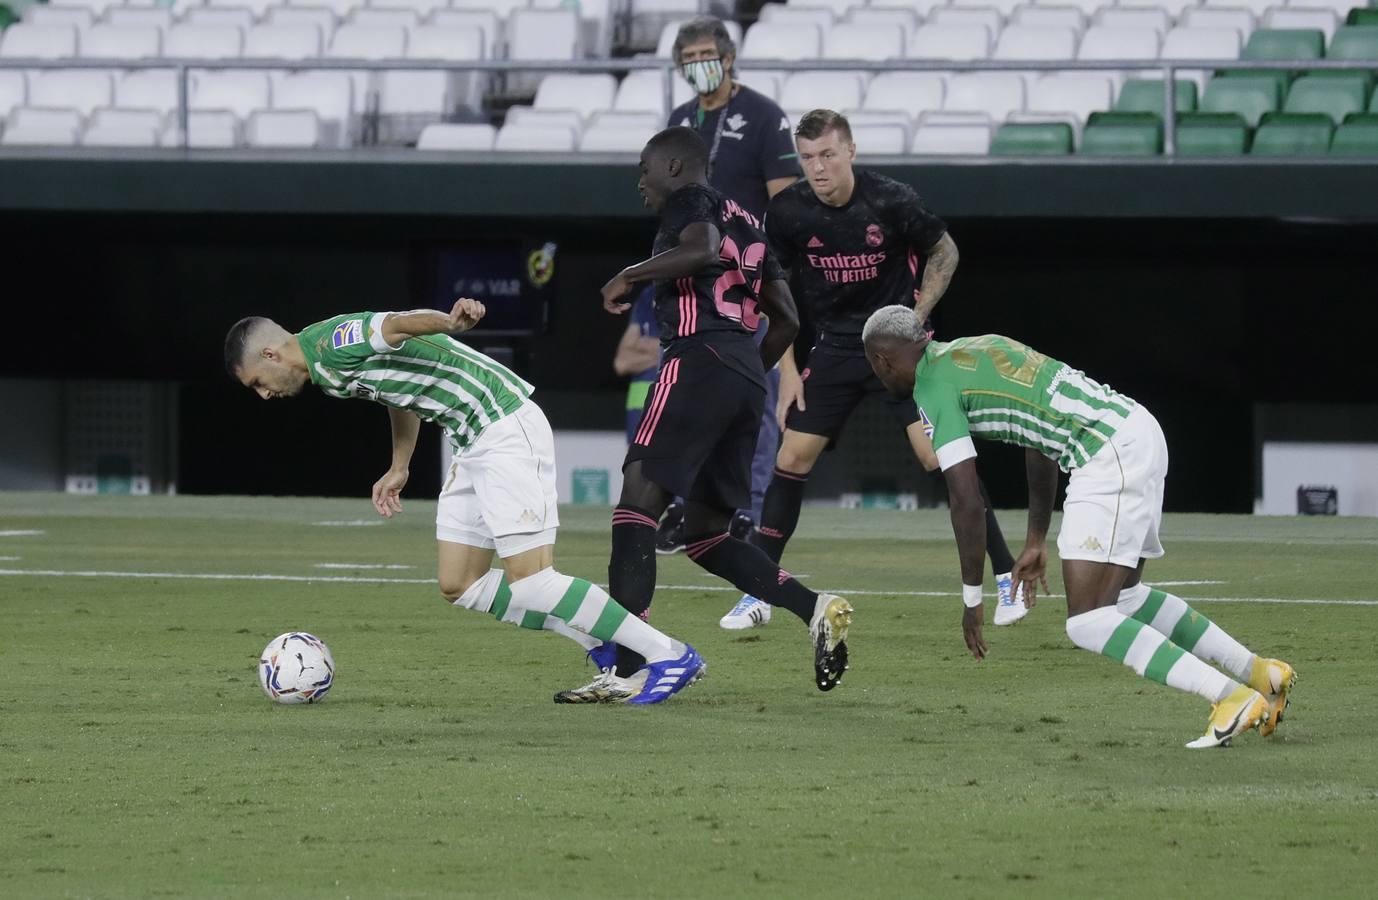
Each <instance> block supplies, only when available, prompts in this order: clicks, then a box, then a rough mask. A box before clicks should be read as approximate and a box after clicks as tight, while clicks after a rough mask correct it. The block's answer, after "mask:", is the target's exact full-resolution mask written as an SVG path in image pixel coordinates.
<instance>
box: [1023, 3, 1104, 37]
mask: <svg viewBox="0 0 1378 900" xmlns="http://www.w3.org/2000/svg"><path fill="white" fill-rule="evenodd" d="M1010 24H1011V25H1054V26H1060V27H1062V28H1073V29H1075V30H1076V32H1077V33H1078V34H1080V33H1081V32H1082V31H1084V30H1086V16H1085V15H1084V14H1083V13H1082V11H1081V10H1079V9H1077V8H1076V7H1075V6H1033V5H1030V4H1025V5H1023V6H1017V7H1015V9H1014V12H1013V13H1012V14H1011V15H1010Z"/></svg>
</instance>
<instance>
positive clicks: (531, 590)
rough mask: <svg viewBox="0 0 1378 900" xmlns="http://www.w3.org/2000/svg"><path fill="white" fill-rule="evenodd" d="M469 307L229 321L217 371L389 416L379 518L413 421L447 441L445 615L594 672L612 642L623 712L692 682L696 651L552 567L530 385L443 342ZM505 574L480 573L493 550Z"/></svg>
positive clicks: (473, 308) (550, 452)
mask: <svg viewBox="0 0 1378 900" xmlns="http://www.w3.org/2000/svg"><path fill="white" fill-rule="evenodd" d="M484 312H485V310H484V306H483V304H482V303H479V302H478V301H477V300H470V299H467V298H466V299H460V300H458V301H456V302H455V305H454V308H453V309H451V311H450V312H449V313H448V314H447V313H444V312H440V311H438V310H415V311H412V312H392V313H387V312H379V313H374V312H361V313H350V314H346V315H340V316H335V317H333V318H330V319H326V320H325V321H323V322H317V323H316V324H314V325H309V326H307V327H306V328H304V329H302V330H301V331H300V332H299V333H297V334H292V333H291V332H289V331H287V329H285V328H283V327H282V326H281V325H279V324H277V323H276V322H274V321H273V320H271V319H266V318H261V317H256V316H255V317H249V318H246V319H241V320H240V321H238V322H236V323H235V325H234V326H233V327H232V328H231V329H230V331H229V334H228V335H227V336H226V337H225V368H226V369H227V370H228V371H229V373H230V375H231V376H233V377H234V378H235V379H236V380H237V381H239V383H240V384H242V385H244V386H245V387H247V388H249V389H250V390H252V391H253V392H254V393H256V394H258V395H259V396H260V397H262V398H263V399H265V400H273V399H277V398H282V397H291V396H294V395H296V394H299V393H300V392H301V391H302V390H303V389H304V388H305V387H306V385H307V384H308V383H312V384H315V385H316V386H317V387H319V388H320V389H321V390H323V391H324V392H325V393H327V394H329V395H330V396H332V397H339V398H343V399H348V398H351V397H356V398H359V399H363V400H372V401H374V402H376V403H381V404H382V405H384V406H386V407H387V408H388V417H389V419H390V421H391V423H392V464H391V465H390V466H389V467H388V470H387V472H385V473H384V474H383V476H382V477H381V478H379V479H378V481H377V482H375V483H374V485H373V506H374V508H375V509H377V510H378V513H379V515H382V516H383V517H385V518H391V517H392V516H394V515H396V514H398V513H400V512H401V511H402V503H401V499H400V498H401V493H402V488H403V487H405V486H406V483H407V478H408V474H409V470H410V463H411V457H412V452H413V451H414V450H415V449H416V438H417V434H418V432H419V431H420V428H421V423H422V422H423V421H425V422H431V423H433V424H435V425H437V426H439V427H440V429H441V430H442V431H444V432H445V436H446V438H447V439H448V440H449V441H450V444H451V446H452V448H453V450H454V459H453V462H452V463H451V465H450V471H449V474H448V475H447V477H446V479H445V486H444V488H443V489H442V490H441V492H440V502H439V505H438V506H437V508H436V526H435V530H436V542H437V544H438V547H439V576H440V578H439V580H440V591H441V593H442V594H443V595H444V596H445V599H446V600H448V601H449V602H450V603H452V604H454V605H455V606H459V607H463V608H465V609H472V610H477V611H479V612H486V613H491V614H492V615H493V616H494V618H497V619H498V620H500V621H504V622H511V623H514V624H518V625H521V626H522V627H524V628H532V629H545V630H549V631H554V632H557V633H559V634H562V635H564V636H565V637H568V638H571V639H572V640H574V641H576V642H577V643H579V644H580V645H581V646H582V647H584V649H585V650H587V651H588V652H589V655H590V656H591V657H593V658H594V661H595V662H596V663H601V666H600V667H605V666H607V665H610V664H611V662H610V660H611V658H612V654H613V653H615V651H616V646H617V645H619V644H620V645H623V646H625V647H627V648H629V649H631V650H633V651H635V652H636V653H638V654H640V655H641V656H642V657H644V658H645V660H646V665H645V666H644V667H642V668H641V669H640V670H639V671H637V672H636V673H634V674H633V675H632V676H630V678H629V679H628V680H629V681H631V682H632V683H634V685H635V687H636V690H635V691H629V692H627V694H626V696H625V697H623V698H622V699H625V700H626V701H627V702H630V703H637V704H646V703H659V702H661V701H662V700H665V699H667V698H668V697H669V696H670V695H671V694H673V693H675V692H676V691H678V690H679V689H680V688H682V687H684V686H686V685H687V684H688V683H691V681H692V679H686V678H684V677H682V676H683V674H684V673H685V672H686V671H687V672H690V673H693V674H697V673H699V672H700V671H702V669H703V660H702V658H701V657H700V656H699V654H698V653H697V652H695V650H694V648H693V647H690V646H689V645H687V644H684V643H682V642H680V641H677V640H674V639H673V638H671V637H669V636H667V635H665V634H662V633H661V632H659V631H657V630H656V629H654V628H652V627H651V626H650V625H648V624H646V623H645V622H643V621H642V620H641V619H638V618H637V617H636V616H633V615H630V614H629V613H628V612H627V610H626V609H625V608H624V607H622V606H621V605H620V604H619V603H617V601H615V600H613V599H612V598H611V597H610V596H608V594H607V592H605V591H604V590H603V589H602V588H600V587H599V586H598V585H596V584H593V583H591V582H588V581H585V580H583V579H582V578H572V577H570V576H568V575H565V574H562V573H561V572H558V571H556V569H555V566H554V561H555V532H556V528H557V527H558V526H559V524H560V521H559V513H558V511H557V509H556V480H555V444H554V437H553V436H552V434H551V431H550V425H549V423H548V422H547V421H546V418H545V414H544V413H542V412H541V409H540V407H538V406H537V405H536V404H535V402H533V401H532V400H531V392H532V387H531V385H529V384H527V383H526V382H525V381H523V380H522V379H521V378H519V377H517V375H516V374H514V373H513V372H512V371H511V370H509V369H507V368H506V367H505V366H503V365H502V364H500V363H498V362H497V361H496V360H493V359H490V358H489V357H487V356H484V355H483V354H482V353H479V352H478V351H477V350H474V349H473V348H472V347H469V346H466V345H465V344H463V343H460V342H459V341H457V340H455V339H454V338H452V337H450V336H449V335H450V334H453V333H456V332H461V331H467V330H469V329H470V328H473V327H474V326H475V325H476V324H478V321H479V320H480V319H482V318H483V315H484ZM495 551H496V553H497V555H498V556H499V557H500V558H501V560H502V569H494V568H491V566H492V560H493V554H494V552H495Z"/></svg>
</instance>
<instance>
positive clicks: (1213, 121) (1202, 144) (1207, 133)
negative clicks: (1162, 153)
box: [1177, 113, 1249, 156]
mask: <svg viewBox="0 0 1378 900" xmlns="http://www.w3.org/2000/svg"><path fill="white" fill-rule="evenodd" d="M1248 149H1249V126H1248V124H1247V123H1246V122H1245V121H1244V119H1243V118H1241V117H1240V116H1238V115H1235V114H1234V113H1182V114H1181V115H1179V116H1178V117H1177V155H1178V156H1240V155H1242V154H1244V153H1245V152H1246V151H1247V150H1248Z"/></svg>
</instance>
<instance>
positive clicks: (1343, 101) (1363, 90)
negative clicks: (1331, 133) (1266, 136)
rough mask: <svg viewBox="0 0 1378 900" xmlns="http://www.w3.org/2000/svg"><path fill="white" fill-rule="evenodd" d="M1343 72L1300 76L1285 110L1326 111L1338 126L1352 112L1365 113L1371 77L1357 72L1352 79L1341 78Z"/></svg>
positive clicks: (1284, 105) (1301, 111)
mask: <svg viewBox="0 0 1378 900" xmlns="http://www.w3.org/2000/svg"><path fill="white" fill-rule="evenodd" d="M1340 74H1341V73H1339V72H1331V73H1329V74H1328V75H1324V76H1320V75H1307V76H1304V77H1302V78H1298V79H1297V80H1296V81H1295V82H1294V83H1293V84H1292V89H1291V90H1290V91H1288V92H1287V101H1286V102H1285V103H1284V104H1283V105H1282V111H1283V112H1289V113H1325V114H1326V115H1328V116H1330V118H1331V120H1333V121H1334V123H1335V124H1336V125H1338V124H1340V123H1341V122H1343V121H1344V118H1345V116H1347V115H1349V114H1350V113H1355V112H1363V110H1364V101H1366V100H1367V99H1368V89H1369V84H1368V79H1367V78H1365V77H1364V76H1363V75H1360V74H1357V73H1356V74H1355V75H1352V76H1350V77H1348V78H1341V77H1339V75H1340Z"/></svg>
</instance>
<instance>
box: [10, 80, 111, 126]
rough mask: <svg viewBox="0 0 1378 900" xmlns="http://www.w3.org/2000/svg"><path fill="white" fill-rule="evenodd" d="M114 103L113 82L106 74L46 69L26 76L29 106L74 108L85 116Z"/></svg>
mask: <svg viewBox="0 0 1378 900" xmlns="http://www.w3.org/2000/svg"><path fill="white" fill-rule="evenodd" d="M114 101H115V79H114V77H113V75H112V74H111V73H109V72H101V71H93V70H90V69H86V70H81V69H71V70H62V69H49V70H47V71H43V72H38V73H36V74H33V75H30V76H29V105H30V106H34V107H45V108H59V107H61V108H65V109H75V110H77V111H78V112H80V113H81V114H82V115H83V116H89V115H90V114H91V110H93V109H95V108H96V107H98V106H110V105H111V104H112V103H114Z"/></svg>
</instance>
